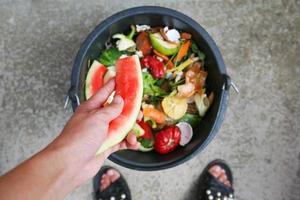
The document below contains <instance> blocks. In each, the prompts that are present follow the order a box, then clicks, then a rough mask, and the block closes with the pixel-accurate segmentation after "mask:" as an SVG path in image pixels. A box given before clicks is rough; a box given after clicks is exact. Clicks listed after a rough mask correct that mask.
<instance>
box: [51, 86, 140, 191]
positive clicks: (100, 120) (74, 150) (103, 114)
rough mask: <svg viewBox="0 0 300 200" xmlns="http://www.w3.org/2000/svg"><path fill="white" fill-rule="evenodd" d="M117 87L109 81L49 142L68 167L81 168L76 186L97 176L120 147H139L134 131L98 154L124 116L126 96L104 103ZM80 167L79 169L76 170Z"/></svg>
mask: <svg viewBox="0 0 300 200" xmlns="http://www.w3.org/2000/svg"><path fill="white" fill-rule="evenodd" d="M114 87H115V82H114V80H111V81H109V82H108V83H107V84H106V85H104V86H103V88H101V89H100V90H99V91H98V92H97V93H96V94H95V95H94V96H93V97H91V98H90V99H89V100H87V101H85V102H84V103H82V104H81V105H80V106H79V107H78V108H77V109H76V111H75V113H74V115H73V116H72V117H71V119H70V120H69V121H68V123H67V124H66V126H65V127H64V129H63V131H62V133H61V135H60V136H59V137H58V138H57V139H55V140H54V141H53V143H52V144H50V145H49V147H48V148H49V149H51V148H52V149H60V152H61V151H62V152H64V153H62V155H64V158H62V159H64V160H65V161H66V162H67V163H66V164H67V165H68V166H71V167H72V170H73V171H77V173H76V177H74V179H75V181H74V182H75V187H76V186H78V185H81V184H82V183H83V182H85V181H86V180H88V179H90V178H91V177H93V176H94V175H95V174H96V173H97V172H98V170H99V169H100V168H101V166H102V164H103V162H104V160H105V159H106V158H107V157H108V156H109V155H110V154H112V153H113V152H115V151H118V150H120V149H138V147H139V145H140V144H139V142H137V139H136V137H135V135H134V134H128V136H127V138H126V139H125V140H124V141H122V142H121V143H119V144H117V145H115V146H114V147H112V148H110V149H108V150H106V151H105V152H104V153H102V154H100V155H97V156H96V155H95V154H96V152H97V150H98V149H99V147H100V146H101V144H102V143H103V141H104V140H105V138H106V135H107V132H108V127H109V123H110V121H112V120H113V119H115V118H116V117H118V116H119V115H120V113H121V112H122V109H123V105H124V102H123V99H122V97H120V96H115V98H114V100H113V102H112V103H111V104H110V105H108V106H107V107H103V106H102V105H103V104H104V103H105V101H106V100H107V98H108V96H109V95H110V94H111V93H112V91H113V90H114ZM76 169H77V170H76Z"/></svg>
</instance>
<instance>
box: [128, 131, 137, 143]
mask: <svg viewBox="0 0 300 200" xmlns="http://www.w3.org/2000/svg"><path fill="white" fill-rule="evenodd" d="M126 141H127V142H128V144H131V145H134V144H136V143H137V139H136V136H135V135H134V133H132V132H129V133H128V135H127V137H126Z"/></svg>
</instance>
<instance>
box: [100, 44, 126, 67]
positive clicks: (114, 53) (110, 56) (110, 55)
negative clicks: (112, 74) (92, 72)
mask: <svg viewBox="0 0 300 200" xmlns="http://www.w3.org/2000/svg"><path fill="white" fill-rule="evenodd" d="M122 54H123V52H121V51H118V49H117V48H114V47H112V48H110V49H107V50H104V51H103V52H102V54H101V55H100V59H99V61H100V63H102V64H103V65H105V66H112V65H115V64H116V61H117V60H118V59H119V58H120V56H121V55H122Z"/></svg>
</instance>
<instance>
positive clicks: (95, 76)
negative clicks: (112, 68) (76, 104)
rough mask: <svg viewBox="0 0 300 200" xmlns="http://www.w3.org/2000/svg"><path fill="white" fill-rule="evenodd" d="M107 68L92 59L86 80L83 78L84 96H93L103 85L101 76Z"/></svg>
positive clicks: (87, 97)
mask: <svg viewBox="0 0 300 200" xmlns="http://www.w3.org/2000/svg"><path fill="white" fill-rule="evenodd" d="M106 71H107V68H106V67H105V66H104V65H102V64H101V63H99V62H98V61H97V60H94V61H93V64H92V65H91V67H90V69H89V71H88V74H87V77H86V80H85V98H86V99H89V98H90V97H91V96H93V95H94V94H95V93H96V92H97V91H98V90H99V89H100V88H101V87H102V85H103V76H104V74H105V73H106Z"/></svg>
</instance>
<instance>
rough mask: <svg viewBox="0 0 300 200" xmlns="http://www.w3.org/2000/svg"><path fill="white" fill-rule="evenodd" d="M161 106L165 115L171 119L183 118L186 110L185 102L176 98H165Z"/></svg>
mask: <svg viewBox="0 0 300 200" xmlns="http://www.w3.org/2000/svg"><path fill="white" fill-rule="evenodd" d="M161 105H162V108H163V110H164V112H165V113H166V115H168V116H169V117H170V118H172V119H180V118H181V117H183V115H184V114H185V113H186V111H187V108H188V104H187V100H186V99H183V98H178V97H176V96H168V97H165V98H164V99H163V101H162V102H161Z"/></svg>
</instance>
